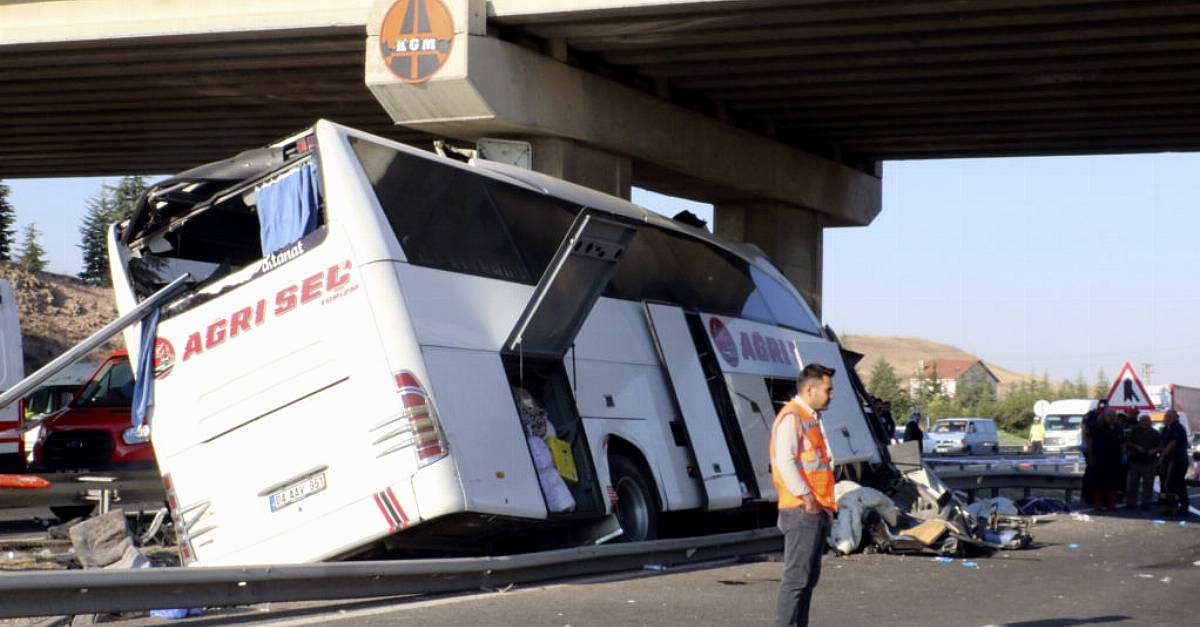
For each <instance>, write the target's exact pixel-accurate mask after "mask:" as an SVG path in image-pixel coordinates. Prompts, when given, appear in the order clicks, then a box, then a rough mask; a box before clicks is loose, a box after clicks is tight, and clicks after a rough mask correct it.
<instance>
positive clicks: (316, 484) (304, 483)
mask: <svg viewBox="0 0 1200 627" xmlns="http://www.w3.org/2000/svg"><path fill="white" fill-rule="evenodd" d="M324 489H325V473H321V474H319V475H313V476H311V477H305V478H304V479H301V480H300V481H297V482H296V483H293V484H292V485H290V486H287V487H286V488H284V489H282V490H280V491H278V492H276V493H274V494H272V495H271V496H270V502H271V511H273V512H277V511H279V510H281V509H283V508H285V507H287V506H288V505H291V504H292V503H295V502H297V501H302V500H304V499H306V498H308V497H310V496H312V495H314V494H316V493H317V492H320V491H321V490H324Z"/></svg>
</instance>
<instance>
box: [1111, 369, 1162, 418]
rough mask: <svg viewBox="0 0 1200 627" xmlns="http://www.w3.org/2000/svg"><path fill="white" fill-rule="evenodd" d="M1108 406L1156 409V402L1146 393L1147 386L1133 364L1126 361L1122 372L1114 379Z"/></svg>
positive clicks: (1114, 407)
mask: <svg viewBox="0 0 1200 627" xmlns="http://www.w3.org/2000/svg"><path fill="white" fill-rule="evenodd" d="M1108 406H1109V407H1111V408H1113V409H1131V410H1139V411H1140V410H1143V409H1144V410H1147V411H1152V410H1153V409H1154V402H1153V401H1151V400H1150V395H1149V394H1147V393H1146V387H1145V386H1143V385H1142V380H1141V379H1139V378H1138V376H1137V372H1134V370H1133V364H1130V363H1129V362H1125V366H1124V367H1123V368H1121V374H1119V375H1117V380H1116V381H1113V386H1112V389H1111V390H1109V391H1108Z"/></svg>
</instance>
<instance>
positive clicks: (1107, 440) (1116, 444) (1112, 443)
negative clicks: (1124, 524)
mask: <svg viewBox="0 0 1200 627" xmlns="http://www.w3.org/2000/svg"><path fill="white" fill-rule="evenodd" d="M1124 436H1125V431H1124V430H1123V429H1122V428H1121V418H1120V417H1119V415H1118V414H1117V412H1115V411H1113V410H1111V409H1109V410H1106V411H1105V412H1104V417H1103V418H1101V419H1100V420H1098V421H1097V422H1096V426H1095V428H1094V429H1093V430H1092V444H1091V448H1092V457H1091V460H1090V461H1089V462H1088V468H1092V467H1093V466H1095V470H1094V471H1093V475H1092V494H1093V496H1092V504H1093V505H1094V506H1095V507H1098V508H1100V509H1104V510H1111V509H1114V508H1115V507H1116V505H1117V491H1119V490H1121V489H1122V488H1124V487H1125V473H1124V472H1123V470H1124V465H1123V464H1122V461H1121V452H1122V448H1123V447H1122V442H1123V440H1124Z"/></svg>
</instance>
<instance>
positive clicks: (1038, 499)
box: [1017, 496, 1087, 516]
mask: <svg viewBox="0 0 1200 627" xmlns="http://www.w3.org/2000/svg"><path fill="white" fill-rule="evenodd" d="M1017 509H1018V510H1020V513H1021V515H1023V516H1048V515H1050V514H1066V513H1068V512H1070V511H1071V507H1070V506H1069V505H1067V503H1066V501H1061V500H1059V499H1052V498H1049V497H1045V496H1031V497H1029V498H1025V499H1021V500H1020V501H1017ZM1083 516H1087V514H1083Z"/></svg>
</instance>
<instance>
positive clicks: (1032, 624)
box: [1000, 616, 1133, 627]
mask: <svg viewBox="0 0 1200 627" xmlns="http://www.w3.org/2000/svg"><path fill="white" fill-rule="evenodd" d="M1129 620H1133V619H1131V618H1130V617H1128V616H1093V617H1091V618H1047V619H1044V620H1025V621H1021V622H1019V623H1004V624H1003V625H1002V626H1000V627H1070V626H1071V625H1100V624H1103V623H1123V622H1126V621H1129Z"/></svg>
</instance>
